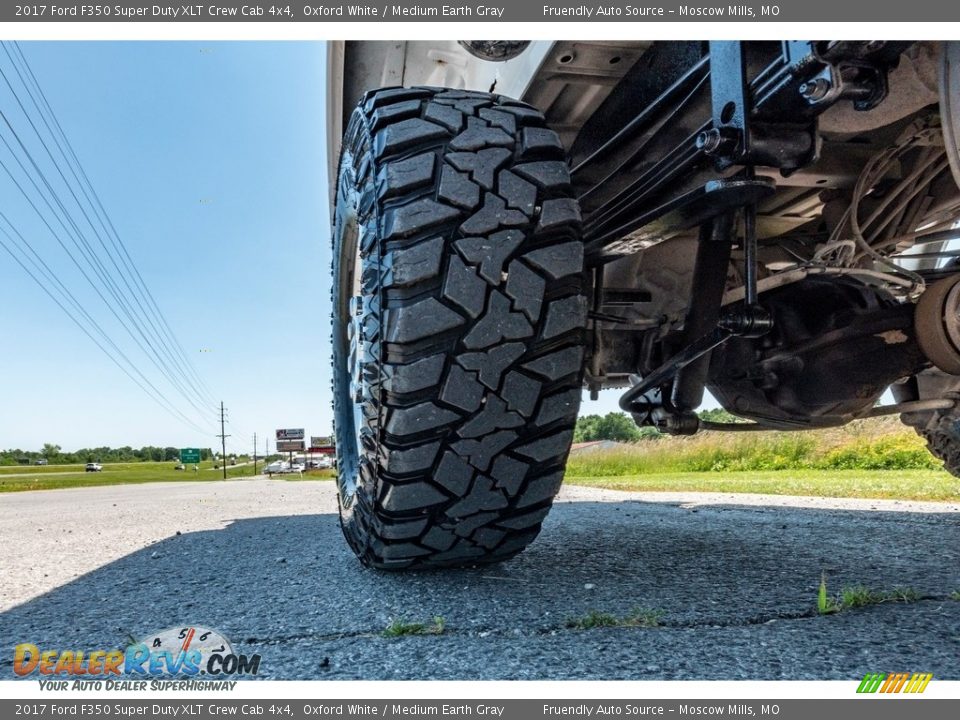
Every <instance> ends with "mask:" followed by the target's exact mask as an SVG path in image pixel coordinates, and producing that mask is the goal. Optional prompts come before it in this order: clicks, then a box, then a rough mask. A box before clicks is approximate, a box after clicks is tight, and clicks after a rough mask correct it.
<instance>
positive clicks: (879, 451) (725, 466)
mask: <svg viewBox="0 0 960 720" xmlns="http://www.w3.org/2000/svg"><path fill="white" fill-rule="evenodd" d="M565 482H567V483H568V484H572V485H589V486H593V487H603V488H610V489H614V490H646V491H653V492H664V491H692V492H729V493H760V494H772V495H812V496H817V497H854V498H891V499H910V500H931V501H957V500H960V480H958V479H957V478H954V477H953V476H952V475H950V474H949V473H947V472H946V471H944V470H943V469H942V467H941V465H940V461H939V460H937V459H936V458H934V457H933V456H932V455H931V454H930V453H929V451H928V450H927V448H926V446H925V444H924V441H923V440H922V439H921V438H920V437H918V436H917V435H916V434H915V433H914V432H913V431H912V430H909V429H907V428H905V427H904V426H903V425H902V424H900V422H899V420H897V419H896V418H874V419H871V420H857V421H855V422H852V423H850V424H848V425H846V426H844V427H842V428H829V429H824V430H813V431H808V432H756V433H748V434H741V435H737V434H730V433H716V432H705V433H700V434H697V435H695V436H692V437H668V436H661V437H659V438H658V439H648V440H642V441H640V442H637V443H634V444H629V445H621V446H618V447H615V448H611V449H608V450H592V451H591V450H587V451H583V452H574V453H572V454H571V456H570V460H569V462H568V463H567V471H566V477H565Z"/></svg>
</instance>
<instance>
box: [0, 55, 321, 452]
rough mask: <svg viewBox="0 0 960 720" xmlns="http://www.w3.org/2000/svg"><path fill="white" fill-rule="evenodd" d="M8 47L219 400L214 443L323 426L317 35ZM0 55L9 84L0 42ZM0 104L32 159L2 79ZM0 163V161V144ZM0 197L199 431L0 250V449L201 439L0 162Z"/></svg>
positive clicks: (204, 436) (0, 152)
mask: <svg viewBox="0 0 960 720" xmlns="http://www.w3.org/2000/svg"><path fill="white" fill-rule="evenodd" d="M21 47H22V49H23V52H24V54H25V56H26V58H27V60H28V61H29V63H30V65H31V66H32V68H33V71H34V73H35V74H36V76H37V78H38V80H39V82H40V85H41V86H42V88H43V90H44V92H45V94H46V97H47V99H48V100H49V102H50V104H51V105H52V106H53V109H54V111H55V112H56V114H57V117H58V119H59V121H60V123H61V125H62V127H63V128H64V130H65V132H66V134H67V136H68V137H69V139H70V141H71V143H72V145H73V147H74V149H75V151H76V153H77V155H78V156H79V158H80V160H81V162H82V163H83V166H84V169H85V170H86V172H87V174H88V176H89V177H90V180H91V182H92V184H93V186H94V187H95V188H96V190H97V192H98V194H99V195H100V198H101V200H102V201H103V204H104V205H105V207H106V209H107V211H108V212H109V214H110V216H111V219H112V220H113V222H114V224H115V226H116V227H117V230H118V232H119V234H120V236H121V238H122V239H123V240H124V242H125V244H126V246H127V248H128V250H129V251H130V254H131V255H132V257H133V260H134V261H135V263H136V265H137V267H138V269H139V270H140V272H141V274H142V275H143V278H144V280H145V281H146V284H147V285H148V286H149V288H150V289H151V291H152V293H153V295H154V297H155V298H156V299H157V302H158V303H159V305H160V308H161V309H162V311H163V312H164V314H165V316H166V318H167V320H168V321H169V323H170V325H171V326H172V327H173V329H174V331H175V332H176V334H177V336H178V337H179V339H180V341H181V343H182V345H183V347H184V349H185V351H186V352H187V354H188V356H189V357H190V359H191V361H192V362H193V363H194V365H195V367H196V368H197V369H198V371H199V373H200V374H201V375H202V377H203V378H204V379H205V381H206V383H207V384H208V385H209V386H210V388H211V389H212V391H213V394H214V395H215V397H216V399H217V400H219V399H223V401H224V402H225V403H226V405H227V408H228V414H229V417H230V419H231V423H230V425H229V427H228V429H227V432H228V433H231V434H233V437H232V438H231V439H230V440H228V450H229V449H230V447H229V446H232V447H233V449H235V450H238V451H239V450H246V449H248V448H249V447H250V445H251V442H252V441H251V439H250V436H251V435H252V434H253V433H254V432H257V433H259V434H260V437H261V438H263V437H264V435H265V434H269V435H271V436H272V434H273V431H274V429H275V428H278V427H305V428H306V429H307V433H308V434H311V433H312V434H326V433H329V432H330V408H329V382H330V372H329V367H330V362H329V356H328V340H327V335H328V321H327V317H328V315H329V295H328V293H329V267H330V265H329V247H328V242H329V233H328V225H329V223H328V214H327V201H326V197H327V195H326V178H325V174H326V170H325V168H326V156H325V132H324V112H323V111H324V101H323V87H324V64H325V52H324V48H323V45H322V44H320V43H262V42H258V43H145V42H129V43H86V42H63V43H59V42H58V43H21ZM0 67H2V68H3V69H4V71H5V72H6V73H7V74H8V76H11V74H12V68H11V65H10V61H9V59H8V58H7V56H6V54H4V53H0ZM15 87H16V85H15ZM0 109H3V111H4V112H5V113H6V114H7V115H8V117H9V118H10V120H11V123H12V124H13V126H14V127H15V128H16V129H17V131H18V134H19V135H20V136H21V137H22V138H23V139H24V142H25V143H26V144H27V145H28V147H29V148H30V149H31V151H32V152H33V153H34V154H35V156H37V157H38V158H39V157H41V156H42V149H41V147H40V146H39V144H37V143H36V141H35V140H34V139H33V138H31V133H32V131H31V130H30V126H29V124H28V123H27V122H26V120H25V119H24V117H23V115H22V114H20V113H19V110H18V109H17V107H16V104H15V102H14V100H13V99H12V97H11V95H10V92H9V90H8V88H7V87H6V84H5V83H3V82H2V81H0ZM2 130H3V131H4V133H5V135H4V136H5V137H7V138H8V139H9V138H10V134H9V132H8V131H7V128H6V127H3V128H2ZM0 158H2V159H3V161H4V162H6V163H7V164H9V165H11V166H12V161H11V158H10V155H9V153H8V152H7V150H6V149H5V148H3V147H0ZM48 162H49V160H48ZM42 167H43V166H42ZM52 168H53V166H52V164H49V165H47V166H46V168H45V171H46V172H51V173H52ZM0 209H2V210H3V211H4V212H5V214H6V215H7V216H8V217H9V218H10V219H11V220H12V221H13V223H14V224H15V225H16V227H17V228H18V229H19V230H20V232H22V233H23V235H24V236H25V237H26V238H27V239H28V240H29V241H30V243H31V245H32V246H33V247H34V248H35V249H36V250H37V252H38V253H39V254H40V255H42V256H43V257H44V258H45V260H47V262H48V263H49V264H50V266H51V267H52V268H53V269H54V270H55V271H56V272H57V276H58V277H60V278H61V279H62V280H63V281H64V283H65V284H66V285H67V286H68V287H70V288H71V290H73V291H74V292H75V293H76V294H77V297H78V298H80V299H81V301H82V302H83V303H84V305H85V306H86V307H88V308H89V310H90V312H91V314H93V315H94V316H95V317H96V318H97V319H98V321H101V322H102V323H103V325H104V327H105V328H106V329H107V330H108V332H109V333H110V334H111V336H112V337H114V338H115V339H116V340H117V342H118V344H119V345H121V347H123V348H125V349H126V348H130V349H131V350H130V355H131V357H132V358H134V359H135V361H136V362H137V364H138V365H139V366H140V367H142V368H144V372H145V374H147V375H148V376H149V377H151V379H154V381H155V382H156V384H157V386H158V387H159V388H160V389H161V390H163V391H164V392H165V393H166V394H168V395H169V396H170V397H171V398H174V399H175V400H176V404H177V405H178V406H180V407H183V408H185V410H184V412H187V413H188V414H189V415H190V416H191V418H193V419H195V421H196V422H200V423H201V424H202V425H204V430H205V431H206V432H205V433H201V432H199V431H195V430H193V429H191V428H190V427H189V426H185V425H184V424H183V423H181V422H179V421H178V420H176V419H174V418H172V417H171V416H170V415H169V414H168V413H167V412H166V411H164V410H163V409H162V408H160V407H159V406H157V405H156V404H155V403H154V402H153V401H151V400H150V398H149V397H147V396H146V395H145V394H144V393H143V392H142V391H141V390H140V389H139V388H138V387H137V386H136V385H134V384H133V382H132V381H131V380H129V379H128V378H127V377H126V376H125V375H124V374H123V373H122V372H121V371H120V370H118V369H117V368H116V366H114V365H113V364H112V363H111V362H110V361H109V360H108V359H107V358H106V357H104V355H103V354H102V353H101V352H100V351H99V350H98V349H97V348H96V347H95V346H94V345H93V343H92V342H91V341H90V340H89V339H88V338H86V337H85V336H84V335H83V333H82V332H81V331H80V330H78V329H77V328H76V326H75V325H73V324H72V323H71V321H70V320H69V319H68V318H67V317H66V316H65V315H64V314H63V313H62V312H61V310H60V309H59V308H57V307H56V305H54V303H53V302H52V301H51V300H50V299H49V298H48V297H47V296H46V295H45V294H44V293H43V291H42V290H41V289H40V288H38V287H37V286H36V285H35V284H34V283H33V281H32V280H30V278H29V277H28V276H27V275H26V274H25V273H24V272H23V270H22V269H21V268H20V267H18V266H16V265H15V264H14V263H13V262H12V261H11V259H10V257H9V255H7V254H6V253H5V252H4V251H2V250H0V258H2V259H0V307H3V308H4V312H3V316H2V317H3V325H4V326H5V327H4V342H3V349H2V351H0V352H2V357H3V363H2V371H0V383H2V398H3V411H2V412H0V447H6V448H12V447H21V448H38V447H39V446H40V445H41V444H42V443H44V442H55V443H58V444H60V445H62V446H63V447H64V448H65V449H74V448H78V447H83V446H91V445H102V444H107V445H114V446H117V445H124V444H130V445H134V446H139V445H142V444H163V445H166V444H170V445H176V446H192V445H199V446H212V445H213V444H214V443H215V442H218V441H216V440H215V439H214V438H213V433H215V432H219V430H218V428H216V427H215V426H214V424H213V421H214V419H215V411H214V408H213V407H209V406H208V405H203V409H204V411H206V410H209V412H208V413H206V414H207V417H205V418H202V419H199V418H198V416H199V415H200V413H199V412H198V411H196V410H194V409H193V408H192V407H190V406H189V405H187V403H186V401H183V400H181V399H180V398H179V397H178V396H177V395H176V393H175V391H173V390H172V388H171V387H170V386H169V384H166V385H161V383H162V382H163V381H162V380H161V379H159V373H158V372H157V371H156V370H155V368H154V367H153V366H152V365H150V363H149V361H148V360H147V359H146V357H145V356H144V355H143V354H136V355H135V354H134V351H135V350H136V348H135V345H134V344H133V341H132V340H130V338H129V336H127V335H125V333H124V331H123V330H122V329H121V328H120V326H119V325H118V324H117V323H116V321H113V318H112V316H111V315H110V313H109V311H108V310H107V309H106V307H105V306H104V305H103V303H102V302H101V301H100V300H99V299H98V298H96V296H95V295H94V293H93V291H92V290H90V289H89V286H88V285H86V282H85V281H84V279H83V277H82V276H81V275H80V273H79V272H78V271H77V270H76V268H75V267H74V266H73V265H72V263H71V262H70V260H69V258H68V257H67V256H66V254H65V253H64V252H63V251H62V250H61V249H60V248H59V246H58V245H57V244H56V241H55V240H54V238H53V236H52V235H51V234H50V233H49V231H47V230H46V228H44V227H43V225H42V224H41V223H40V222H39V220H38V219H37V217H36V214H35V213H33V211H32V210H31V209H30V207H29V205H27V204H26V203H25V202H24V201H23V200H22V196H20V194H19V192H18V191H17V190H16V188H15V187H14V186H13V185H12V183H11V181H10V180H9V178H8V177H7V175H6V173H4V172H3V171H2V170H0ZM75 214H77V216H79V211H78V210H77V211H76V213H75ZM111 321H112V322H111ZM201 350H204V351H205V352H201ZM136 352H137V353H139V351H136ZM262 443H263V441H262V439H261V441H260V447H261V448H262V447H263V444H262Z"/></svg>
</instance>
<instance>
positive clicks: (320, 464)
mask: <svg viewBox="0 0 960 720" xmlns="http://www.w3.org/2000/svg"><path fill="white" fill-rule="evenodd" d="M307 464H308V465H309V466H310V467H311V468H315V469H317V470H329V469H330V468H332V467H333V460H332V459H331V458H330V456H328V455H323V456H322V457H319V458H314V459H313V460H311V461H310V462H309V463H307Z"/></svg>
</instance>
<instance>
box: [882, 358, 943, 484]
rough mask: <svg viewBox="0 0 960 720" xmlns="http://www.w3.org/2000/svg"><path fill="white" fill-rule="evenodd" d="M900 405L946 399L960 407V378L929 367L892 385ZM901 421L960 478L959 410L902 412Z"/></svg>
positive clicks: (894, 395)
mask: <svg viewBox="0 0 960 720" xmlns="http://www.w3.org/2000/svg"><path fill="white" fill-rule="evenodd" d="M890 389H891V390H892V392H893V397H894V399H895V400H896V401H897V402H908V401H910V400H920V399H923V400H927V399H931V398H946V399H950V400H955V401H958V405H960V377H958V376H956V375H949V374H947V373H945V372H943V371H941V370H939V369H937V368H935V367H933V368H928V369H926V370H924V371H923V372H921V373H920V374H918V375H916V376H914V377H913V378H910V380H908V381H907V382H905V383H898V384H896V385H893V386H891V388H890ZM900 420H901V421H902V422H903V423H904V424H905V425H909V426H910V427H912V428H913V429H914V430H915V431H916V433H917V435H919V436H920V437H922V438H923V439H924V440H926V441H927V449H928V450H929V451H930V454H931V455H933V456H934V457H935V458H937V459H938V460H941V461H942V462H943V468H944V470H946V471H947V472H949V473H950V474H951V475H953V476H955V477H960V412H958V408H957V407H955V408H951V409H949V410H935V411H926V412H912V413H903V414H902V415H900Z"/></svg>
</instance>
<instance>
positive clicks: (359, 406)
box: [334, 206, 365, 507]
mask: <svg viewBox="0 0 960 720" xmlns="http://www.w3.org/2000/svg"><path fill="white" fill-rule="evenodd" d="M340 228H341V229H340V233H341V236H340V243H339V247H340V257H339V266H340V271H339V275H340V277H339V279H338V293H339V298H340V299H339V304H340V313H339V321H340V327H339V329H338V333H340V338H339V342H340V343H341V347H342V348H343V355H341V357H342V358H343V360H344V361H345V362H343V364H342V365H341V366H340V367H337V368H335V369H334V373H335V377H339V382H338V383H336V385H337V387H336V388H335V390H336V392H337V393H338V396H339V397H338V398H337V402H338V404H341V407H343V410H344V412H342V413H338V419H337V454H338V462H337V482H338V484H339V490H340V500H341V503H342V504H343V505H344V506H345V507H349V506H350V504H351V503H352V500H353V495H354V493H355V491H356V488H357V480H358V476H359V472H360V452H361V447H362V445H361V439H360V438H361V432H362V428H363V427H364V414H363V364H364V352H365V347H364V332H363V293H362V279H363V259H362V257H361V254H360V243H359V236H360V232H359V226H358V223H357V217H356V212H355V208H354V207H352V206H351V207H350V209H349V210H347V211H346V213H345V217H344V219H343V222H342V223H341V225H340Z"/></svg>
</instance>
